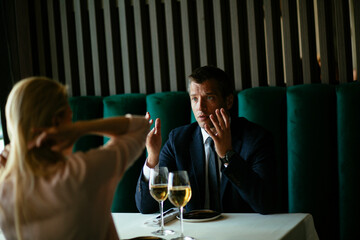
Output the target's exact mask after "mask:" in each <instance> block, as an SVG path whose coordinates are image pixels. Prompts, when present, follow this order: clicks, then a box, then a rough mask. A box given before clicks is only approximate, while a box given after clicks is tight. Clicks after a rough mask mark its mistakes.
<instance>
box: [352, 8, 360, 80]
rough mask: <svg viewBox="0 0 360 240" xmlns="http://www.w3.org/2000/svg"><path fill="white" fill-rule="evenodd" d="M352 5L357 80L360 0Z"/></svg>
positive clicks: (359, 63)
mask: <svg viewBox="0 0 360 240" xmlns="http://www.w3.org/2000/svg"><path fill="white" fill-rule="evenodd" d="M353 7H354V32H355V36H354V37H355V48H356V49H355V50H353V51H355V56H356V59H357V61H356V69H357V73H356V74H354V75H357V78H356V79H357V80H359V71H360V1H353Z"/></svg>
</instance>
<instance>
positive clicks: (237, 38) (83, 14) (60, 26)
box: [12, 0, 360, 96]
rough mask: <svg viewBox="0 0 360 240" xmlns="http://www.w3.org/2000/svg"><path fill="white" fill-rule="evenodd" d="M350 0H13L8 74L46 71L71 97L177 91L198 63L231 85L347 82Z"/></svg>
mask: <svg viewBox="0 0 360 240" xmlns="http://www.w3.org/2000/svg"><path fill="white" fill-rule="evenodd" d="M350 3H351V4H349V2H348V1H342V0H330V1H325V0H297V1H294V0H281V1H280V0H258V1H253V0H148V1H144V0H108V1H100V0H76V1H75V0H30V1H24V0H16V1H15V2H14V6H15V13H16V24H15V26H16V46H17V48H12V50H13V51H12V54H13V60H12V61H13V66H14V76H15V78H17V79H18V78H23V77H26V76H29V75H46V76H48V77H51V78H54V79H57V80H59V81H61V82H63V83H66V84H67V85H69V90H70V95H71V96H77V95H98V96H107V95H114V94H119V93H138V92H139V93H153V92H163V91H185V90H186V89H187V76H188V75H189V74H190V73H191V72H192V70H194V69H195V68H197V67H199V66H203V65H215V66H218V67H220V68H222V69H224V70H225V71H226V72H227V73H228V74H229V76H230V77H231V78H232V79H233V81H234V84H235V87H236V90H242V89H246V88H250V87H257V86H292V85H296V84H303V83H305V84H306V83H319V82H322V83H331V84H337V83H339V82H349V81H352V80H353V78H352V71H353V68H354V69H355V70H356V69H358V68H359V64H360V61H359V60H358V61H357V64H356V65H355V64H354V63H353V59H352V54H353V55H354V56H355V59H359V58H360V57H359V55H360V53H359V51H360V50H359V49H360V48H359V47H358V46H360V43H359V41H360V40H359V38H360V37H359V16H360V14H359V11H360V10H359V1H354V0H350ZM314 6H315V7H316V8H314ZM350 10H351V11H353V15H351V16H354V23H355V24H354V26H353V29H351V28H350V21H349V18H350V14H349V12H350ZM298 14H299V15H298ZM298 19H299V21H298ZM315 20H317V21H315ZM316 24H318V25H317V26H316ZM317 30H318V32H316V31H317ZM351 33H352V34H354V37H353V39H354V41H355V44H354V43H352V40H351ZM299 34H300V35H299ZM316 40H318V43H319V44H318V45H317V44H316V43H317V42H316ZM352 44H353V45H355V46H357V47H355V48H354V49H352V48H351V46H352ZM316 46H319V48H318V49H317V47H316ZM317 60H319V62H318V61H317ZM320 64H321V66H320Z"/></svg>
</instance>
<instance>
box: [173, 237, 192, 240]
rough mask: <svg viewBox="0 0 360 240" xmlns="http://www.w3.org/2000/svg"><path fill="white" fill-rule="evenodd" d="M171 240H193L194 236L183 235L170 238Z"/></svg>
mask: <svg viewBox="0 0 360 240" xmlns="http://www.w3.org/2000/svg"><path fill="white" fill-rule="evenodd" d="M171 240H195V238H193V237H189V236H184V237H181V236H180V237H176V238H172V239H171Z"/></svg>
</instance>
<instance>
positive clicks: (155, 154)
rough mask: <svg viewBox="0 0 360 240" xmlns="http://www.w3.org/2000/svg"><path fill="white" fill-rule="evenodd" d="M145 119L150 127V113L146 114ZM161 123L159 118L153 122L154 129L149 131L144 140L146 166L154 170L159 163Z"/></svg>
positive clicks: (151, 120)
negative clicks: (146, 153) (146, 156)
mask: <svg viewBox="0 0 360 240" xmlns="http://www.w3.org/2000/svg"><path fill="white" fill-rule="evenodd" d="M145 118H146V119H147V120H148V121H149V124H150V125H151V124H152V123H153V119H150V113H149V112H147V113H146V116H145ZM161 142H162V139H161V121H160V119H159V118H157V119H156V120H155V127H154V128H153V129H151V131H150V132H149V133H148V135H147V138H146V143H145V145H146V150H147V152H148V158H147V163H146V164H147V166H148V167H149V168H154V167H155V166H156V165H157V164H158V163H159V155H160V150H161Z"/></svg>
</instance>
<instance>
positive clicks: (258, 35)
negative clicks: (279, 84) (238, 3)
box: [247, 0, 268, 87]
mask: <svg viewBox="0 0 360 240" xmlns="http://www.w3.org/2000/svg"><path fill="white" fill-rule="evenodd" d="M247 12H248V24H249V49H250V68H251V82H252V86H253V87H259V86H267V85H268V84H267V73H266V53H265V36H264V35H265V34H264V13H263V7H262V1H260V0H259V1H253V0H248V1H247Z"/></svg>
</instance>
